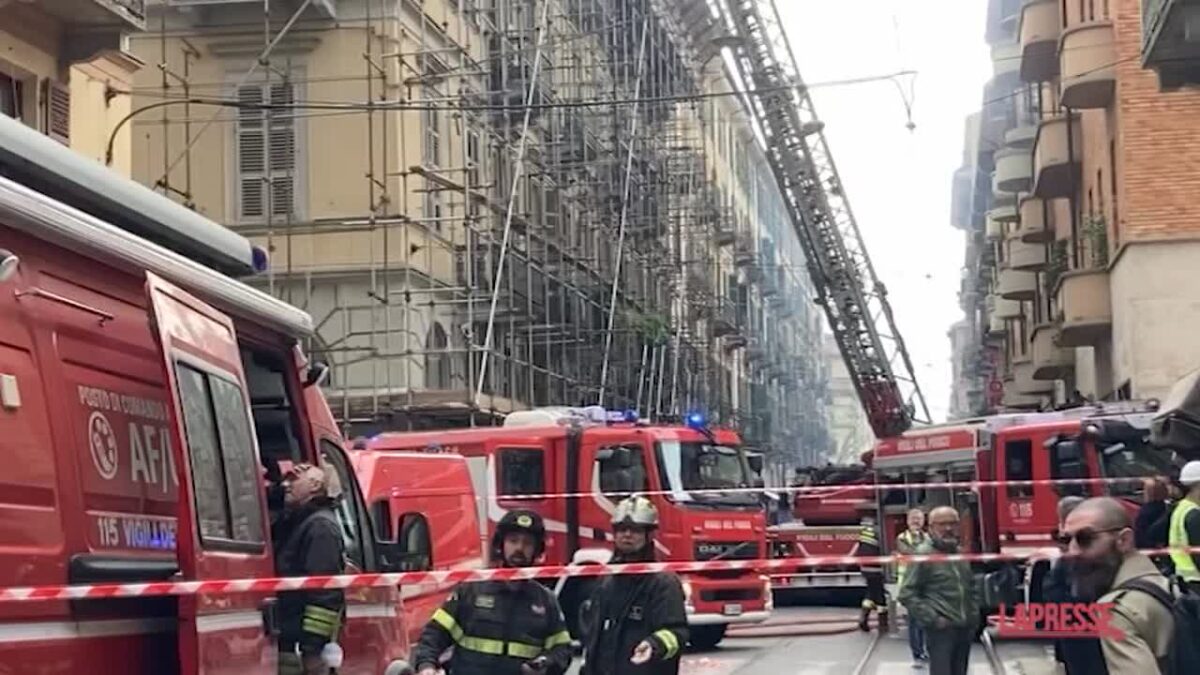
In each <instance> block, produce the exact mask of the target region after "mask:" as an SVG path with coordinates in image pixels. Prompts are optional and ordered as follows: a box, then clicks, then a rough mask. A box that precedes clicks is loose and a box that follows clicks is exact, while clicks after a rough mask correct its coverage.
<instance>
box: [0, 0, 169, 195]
mask: <svg viewBox="0 0 1200 675" xmlns="http://www.w3.org/2000/svg"><path fill="white" fill-rule="evenodd" d="M145 26H146V21H145V3H144V1H143V0H47V1H45V2H23V1H22V0H0V114H2V115H7V116H9V117H14V118H16V119H19V120H21V121H22V122H24V123H25V124H27V125H28V126H30V127H33V128H35V129H38V130H40V131H42V132H43V133H45V134H47V135H49V136H51V137H53V138H55V139H56V140H58V141H60V142H62V143H63V144H65V145H68V146H70V147H71V148H72V149H74V150H76V151H78V152H80V153H82V154H84V155H87V156H88V157H92V158H94V159H96V160H97V161H104V160H105V158H106V157H107V158H109V159H110V160H111V161H110V162H109V163H110V165H111V166H112V167H113V168H114V169H116V170H118V171H120V172H122V173H124V174H125V175H129V173H130V166H131V164H130V135H129V132H128V130H124V131H120V132H117V133H116V134H112V133H111V130H112V129H113V128H114V127H115V126H116V123H117V121H118V120H120V119H121V118H123V117H124V116H125V115H127V114H128V113H129V111H130V100H131V99H130V96H129V90H130V88H131V86H132V84H133V78H134V73H136V72H137V71H138V70H139V69H140V68H141V67H142V62H141V61H139V60H138V59H137V58H136V57H135V56H133V55H132V54H131V53H130V51H129V46H128V45H129V37H130V35H132V34H136V33H137V32H139V31H141V30H143V29H144V28H145Z"/></svg>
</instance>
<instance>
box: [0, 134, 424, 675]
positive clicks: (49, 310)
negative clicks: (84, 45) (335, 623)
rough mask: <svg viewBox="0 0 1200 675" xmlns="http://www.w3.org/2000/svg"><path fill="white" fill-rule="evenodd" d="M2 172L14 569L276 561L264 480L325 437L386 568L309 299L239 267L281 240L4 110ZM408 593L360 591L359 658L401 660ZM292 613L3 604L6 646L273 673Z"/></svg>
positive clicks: (378, 665)
mask: <svg viewBox="0 0 1200 675" xmlns="http://www.w3.org/2000/svg"><path fill="white" fill-rule="evenodd" d="M0 170H2V171H3V173H4V176H3V177H0V455H2V456H3V457H4V459H5V464H4V466H5V468H4V471H3V476H2V477H0V585H4V586H46V585H62V584H93V583H130V584H138V583H144V582H154V581H162V580H180V581H192V580H225V579H247V578H249V579H253V578H270V577H274V576H275V564H274V556H273V551H272V539H271V524H272V520H273V518H274V517H275V515H276V512H275V511H274V510H273V509H269V508H268V503H267V499H266V495H265V491H264V487H265V481H264V478H266V477H271V476H274V477H276V478H277V477H279V476H280V475H281V474H282V472H283V471H285V470H286V469H287V467H288V466H289V465H291V464H293V463H295V462H300V461H306V462H315V461H317V459H318V458H319V457H322V458H323V459H324V461H325V463H326V466H327V467H328V468H329V469H330V470H332V471H333V472H335V473H336V474H337V476H338V477H339V478H340V479H341V480H340V483H341V485H342V487H343V489H344V492H343V498H342V499H341V500H340V501H339V508H338V516H339V520H340V522H341V524H342V528H343V531H344V536H345V541H346V548H347V555H348V558H349V560H350V561H351V563H352V567H353V568H356V569H358V570H362V571H368V572H369V571H376V570H383V569H386V568H387V567H388V563H387V559H388V558H387V555H388V553H389V550H388V549H387V547H386V546H376V544H375V542H374V539H373V538H372V537H371V536H370V535H371V529H370V524H369V518H368V514H367V511H366V508H365V504H364V501H363V498H362V495H361V493H360V491H359V489H358V486H357V483H356V482H355V480H354V475H353V474H352V473H351V472H350V471H349V463H348V461H347V458H346V455H345V453H344V452H343V450H342V439H341V437H340V435H339V433H338V428H337V425H336V424H335V423H334V420H333V417H332V415H331V414H330V412H329V409H328V407H327V406H326V403H325V400H324V398H323V397H322V395H321V392H320V389H319V387H318V384H319V383H320V381H321V379H322V377H323V374H324V373H325V372H326V371H325V369H324V368H322V367H320V366H319V365H316V364H313V365H310V364H309V363H308V362H307V361H306V359H305V358H304V357H303V356H302V354H301V352H300V349H299V341H300V340H301V339H303V338H305V337H306V336H308V335H309V334H311V332H312V322H311V319H310V317H309V316H308V315H307V314H305V313H303V312H301V311H300V310H297V309H296V308H294V307H291V306H289V305H287V304H284V303H282V302H280V301H278V300H276V299H275V298H273V297H271V296H269V295H267V294H265V293H262V292H259V291H257V290H254V289H253V288H251V287H249V286H247V285H245V284H242V283H240V282H238V281H236V280H235V279H233V278H232V277H231V276H228V275H233V274H250V273H253V272H254V271H256V270H261V269H262V267H263V265H264V264H265V255H264V254H263V253H262V252H261V251H259V250H257V249H254V248H253V247H252V246H251V244H250V242H249V241H248V240H246V239H244V238H242V237H240V236H238V235H236V234H234V233H232V232H230V231H229V230H227V229H225V228H223V227H221V226H220V225H217V224H216V223H213V222H211V221H209V220H206V219H204V218H203V217H201V216H199V215H197V214H196V213H194V212H192V211H189V210H188V209H186V208H183V207H182V206H179V205H177V204H175V203H174V202H171V201H170V200H168V199H166V198H164V197H161V196H159V195H156V194H154V193H153V192H151V191H150V190H148V189H146V188H144V187H142V186H140V185H137V184H135V183H133V182H132V181H129V180H126V179H123V178H121V177H119V176H116V175H115V174H113V173H111V172H109V171H108V170H106V169H104V168H103V167H101V166H99V165H98V164H96V163H95V162H93V161H91V160H89V159H86V158H84V157H82V156H79V155H76V154H75V153H73V152H72V151H70V150H69V149H67V148H65V147H63V146H61V145H60V144H58V143H56V142H54V141H52V140H50V139H48V138H46V137H44V136H42V135H40V134H38V133H37V132H35V131H33V130H31V129H29V128H27V127H25V126H24V125H22V124H21V123H19V122H17V121H15V120H12V119H9V118H6V117H3V116H0ZM196 261H203V263H204V264H201V263H199V262H196ZM352 571H353V569H352ZM396 594H397V590H396V589H388V588H378V589H354V590H352V591H347V593H346V601H347V620H346V622H345V627H344V629H343V632H342V635H341V638H340V642H341V643H342V645H343V646H344V649H345V661H344V663H343V666H342V671H341V672H346V673H363V674H366V673H384V672H385V671H387V672H389V673H398V672H401V671H403V670H404V668H405V667H406V664H404V663H403V661H401V660H400V657H401V656H402V655H403V654H404V653H405V652H406V651H407V645H406V644H405V642H404V634H403V631H402V630H401V625H400V619H399V617H398V616H397V612H396ZM277 625H278V617H277V616H276V613H275V597H274V595H273V594H272V593H270V592H233V593H212V594H204V595H189V596H181V597H146V598H140V597H134V598H120V599H80V600H71V601H49V602H27V603H11V604H2V603H0V663H3V664H4V667H3V668H2V670H4V672H5V673H9V674H12V675H33V674H34V673H47V672H51V671H53V672H79V673H84V672H86V673H98V674H102V675H103V674H108V673H112V674H116V673H122V674H123V675H124V674H134V675H176V674H180V675H216V674H218V673H239V674H240V675H252V674H261V675H268V674H274V673H276V672H277V663H276V662H277V651H278V648H277V644H276V643H277V638H276V634H277V631H276V628H277Z"/></svg>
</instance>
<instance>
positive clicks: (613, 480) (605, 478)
mask: <svg viewBox="0 0 1200 675" xmlns="http://www.w3.org/2000/svg"><path fill="white" fill-rule="evenodd" d="M621 447H624V448H625V449H626V450H628V451H629V453H630V465H629V466H628V467H622V466H621V464H620V461H619V459H618V458H617V456H616V455H614V456H612V457H609V458H608V459H602V460H598V462H597V463H598V464H599V468H600V492H602V493H604V494H605V495H607V496H608V497H609V499H612V500H613V501H616V500H617V499H619V498H622V497H625V496H628V494H629V493H630V492H649V491H650V479H649V477H648V476H647V475H646V463H645V459H644V457H643V454H642V448H641V446H638V445H626V446H621ZM602 449H607V448H602ZM612 449H613V450H616V449H617V448H612Z"/></svg>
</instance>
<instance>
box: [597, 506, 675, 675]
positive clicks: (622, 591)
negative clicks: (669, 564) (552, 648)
mask: <svg viewBox="0 0 1200 675" xmlns="http://www.w3.org/2000/svg"><path fill="white" fill-rule="evenodd" d="M612 526H613V548H614V551H613V559H612V561H613V563H615V564H622V563H635V562H653V561H654V531H655V530H656V529H657V528H658V510H657V509H655V508H654V504H653V503H652V502H651V501H650V500H649V499H646V498H645V497H629V498H627V499H624V500H622V501H621V502H620V503H619V504H617V508H616V509H615V510H614V511H613V517H612ZM684 603H685V600H684V593H683V585H682V584H681V583H680V582H679V578H678V577H677V576H675V575H674V574H671V573H669V572H656V573H653V574H618V575H613V576H609V577H605V578H604V579H603V581H601V582H600V584H599V585H598V586H597V587H596V589H595V591H593V593H592V597H591V599H590V600H588V602H587V603H586V608H585V611H586V613H587V626H588V631H587V648H586V652H585V660H586V662H585V663H584V669H583V672H584V673H585V674H586V675H677V674H678V673H679V657H680V653H681V652H682V651H683V647H684V645H686V644H687V641H688V628H687V613H686V610H685V609H684Z"/></svg>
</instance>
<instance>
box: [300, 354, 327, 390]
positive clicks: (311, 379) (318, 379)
mask: <svg viewBox="0 0 1200 675" xmlns="http://www.w3.org/2000/svg"><path fill="white" fill-rule="evenodd" d="M328 379H329V364H327V363H325V362H324V361H315V362H313V364H312V365H310V366H309V367H308V373H306V374H305V376H304V387H305V388H308V387H311V386H313V385H322V384H325V381H326V380H328Z"/></svg>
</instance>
